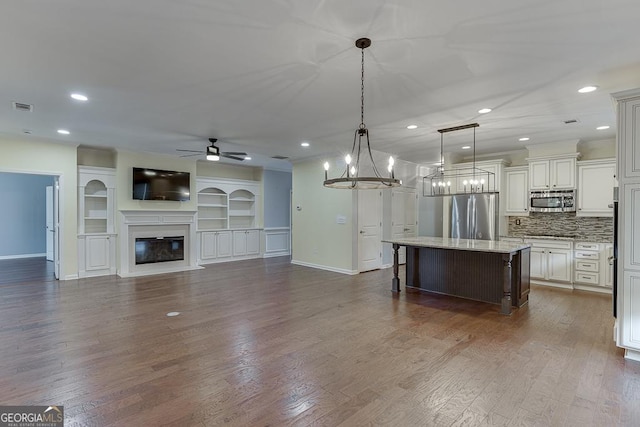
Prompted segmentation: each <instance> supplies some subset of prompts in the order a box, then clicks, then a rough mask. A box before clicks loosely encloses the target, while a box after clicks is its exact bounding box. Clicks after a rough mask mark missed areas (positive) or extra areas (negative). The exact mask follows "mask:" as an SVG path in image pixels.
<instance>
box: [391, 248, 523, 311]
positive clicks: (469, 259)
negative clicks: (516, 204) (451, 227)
mask: <svg viewBox="0 0 640 427" xmlns="http://www.w3.org/2000/svg"><path fill="white" fill-rule="evenodd" d="M386 242H389V243H392V244H393V247H394V279H393V281H392V290H393V291H394V292H400V285H399V284H400V280H399V278H398V277H397V276H398V262H397V256H396V255H397V249H398V248H399V247H400V246H406V248H407V262H406V282H405V286H406V287H407V288H411V289H418V290H421V291H427V292H435V293H439V294H445V295H452V296H457V297H461V298H467V299H471V300H476V301H482V302H488V303H492V304H500V305H501V308H500V312H501V313H502V314H510V313H511V309H512V307H521V306H523V305H524V304H526V303H527V302H528V300H529V280H530V278H529V270H530V248H529V246H528V245H523V244H515V245H514V244H511V243H502V242H490V241H474V240H464V239H446V238H445V239H443V238H413V239H399V240H394V241H389V240H386Z"/></svg>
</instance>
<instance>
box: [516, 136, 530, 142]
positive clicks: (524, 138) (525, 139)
mask: <svg viewBox="0 0 640 427" xmlns="http://www.w3.org/2000/svg"><path fill="white" fill-rule="evenodd" d="M528 140H529V137H528V136H525V137H522V138H520V139H519V140H518V141H521V142H524V141H528Z"/></svg>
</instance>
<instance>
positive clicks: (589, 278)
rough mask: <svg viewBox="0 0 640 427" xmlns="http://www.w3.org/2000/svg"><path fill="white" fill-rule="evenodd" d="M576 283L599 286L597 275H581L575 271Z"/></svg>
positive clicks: (581, 273)
mask: <svg viewBox="0 0 640 427" xmlns="http://www.w3.org/2000/svg"><path fill="white" fill-rule="evenodd" d="M576 282H580V283H588V284H590V285H598V284H600V280H599V275H598V273H583V272H581V271H576Z"/></svg>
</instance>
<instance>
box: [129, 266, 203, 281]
mask: <svg viewBox="0 0 640 427" xmlns="http://www.w3.org/2000/svg"><path fill="white" fill-rule="evenodd" d="M202 268H204V267H201V266H199V265H196V266H194V267H191V266H186V267H175V268H167V269H166V270H157V271H156V270H154V271H141V272H136V273H124V274H123V273H122V272H118V276H119V277H122V278H127V277H142V276H155V275H158V274H167V273H180V272H182V271H192V270H200V269H202Z"/></svg>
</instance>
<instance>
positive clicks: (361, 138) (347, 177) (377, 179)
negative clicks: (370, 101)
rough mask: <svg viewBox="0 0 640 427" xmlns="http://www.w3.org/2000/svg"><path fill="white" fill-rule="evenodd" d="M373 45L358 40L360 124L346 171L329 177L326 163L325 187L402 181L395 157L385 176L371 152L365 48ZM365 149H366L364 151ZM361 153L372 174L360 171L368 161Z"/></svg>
mask: <svg viewBox="0 0 640 427" xmlns="http://www.w3.org/2000/svg"><path fill="white" fill-rule="evenodd" d="M369 46H371V40H369V39H367V38H361V39H358V40H356V47H357V48H358V49H360V51H361V54H362V60H361V71H360V126H358V128H357V129H356V130H355V132H354V135H353V146H352V147H351V154H347V155H346V156H345V163H346V167H345V171H344V172H343V173H342V175H341V176H340V177H339V178H333V179H328V174H329V166H330V165H329V162H325V163H324V183H323V185H324V186H325V187H329V188H343V189H349V190H368V189H376V188H390V187H398V186H400V185H401V184H402V183H401V181H400V180H399V179H396V178H395V176H394V170H393V165H394V159H393V157H389V165H388V166H387V171H388V172H389V176H388V177H383V176H382V175H381V174H380V172H379V171H378V168H377V167H376V164H375V162H374V161H373V154H372V153H371V144H370V143H369V130H368V129H367V127H366V126H365V124H364V50H365V49H366V48H368V47H369ZM363 142H366V147H364V148H363V147H362V145H363ZM363 151H366V152H365V153H363ZM361 155H362V157H363V158H367V157H368V159H369V163H370V164H369V166H370V168H369V169H370V170H371V172H372V173H371V175H369V176H363V175H360V172H363V173H364V172H365V168H366V166H367V165H366V164H365V163H366V161H365V162H362V163H361V162H360V159H361Z"/></svg>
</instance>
